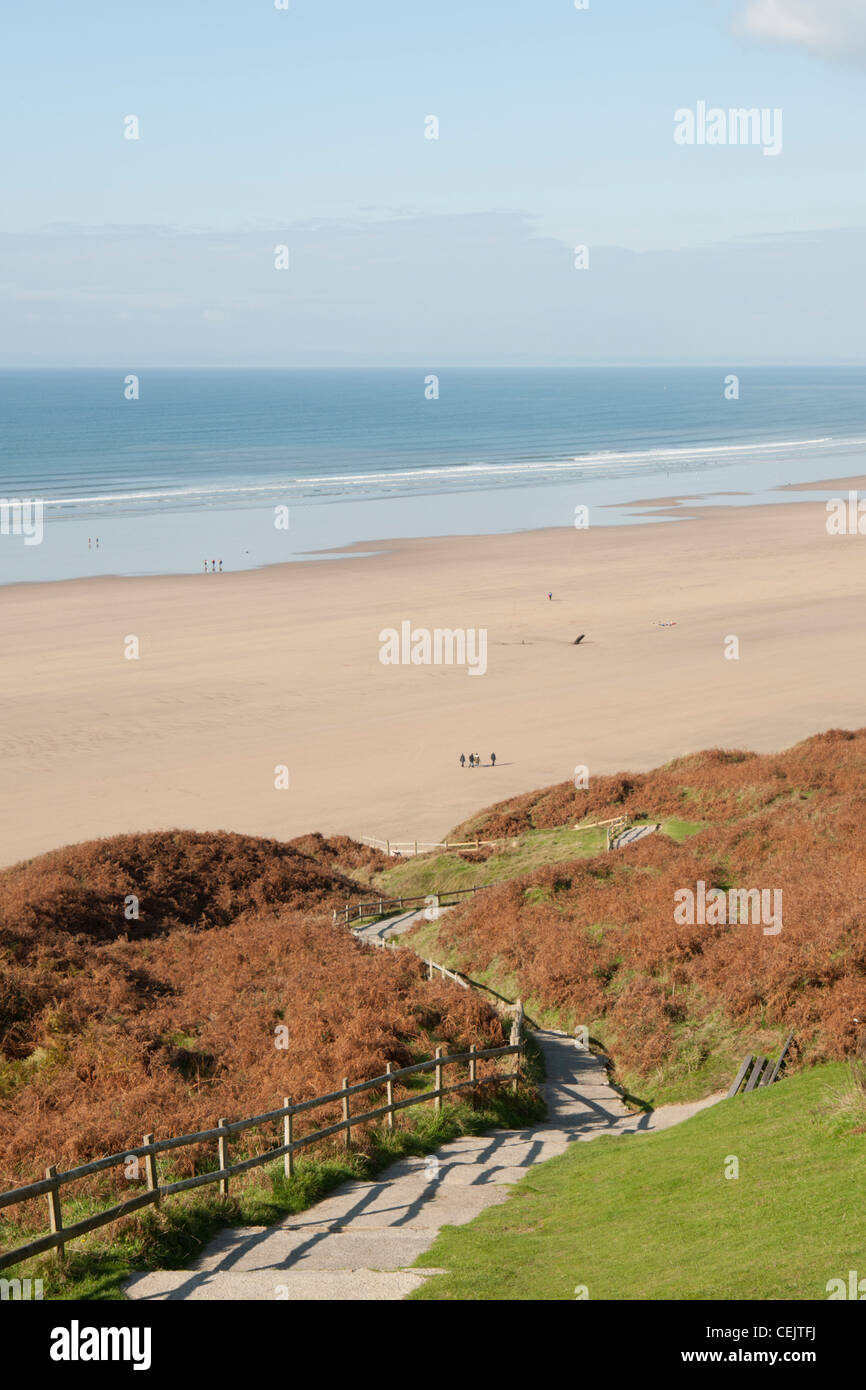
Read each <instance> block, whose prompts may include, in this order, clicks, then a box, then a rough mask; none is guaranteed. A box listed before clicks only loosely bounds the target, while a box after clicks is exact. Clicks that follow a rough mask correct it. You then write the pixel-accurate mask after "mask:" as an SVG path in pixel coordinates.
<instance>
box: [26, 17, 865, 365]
mask: <svg viewBox="0 0 866 1390" xmlns="http://www.w3.org/2000/svg"><path fill="white" fill-rule="evenodd" d="M289 6H290V7H289V9H288V10H285V11H283V10H277V9H276V8H275V7H274V5H273V3H272V0H236V3H229V0H215V2H213V3H206V0H172V2H171V3H167V2H166V0H149V3H148V4H147V5H144V6H133V5H125V4H123V3H117V0H112V2H111V3H107V2H106V0H89V2H88V3H87V4H86V5H84V6H70V5H68V4H67V3H60V2H59V0H49V3H42V4H38V5H34V4H33V3H32V0H28V3H19V0H4V4H3V8H2V26H3V44H2V59H0V79H2V85H0V92H2V96H0V112H2V115H0V119H2V124H3V130H2V139H0V150H2V153H0V178H2V184H3V188H4V195H5V196H4V200H3V212H2V214H0V250H2V252H3V264H4V266H5V273H4V272H3V271H0V313H2V319H3V322H4V324H5V327H4V329H3V330H2V332H0V362H2V363H3V364H5V365H14V364H16V363H22V364H24V365H38V364H40V363H44V364H46V365H65V364H69V365H114V364H115V363H118V364H125V363H128V362H132V361H139V362H141V363H147V364H152V365H173V364H176V365H183V364H189V365H196V364H207V363H208V362H214V363H219V364H223V365H231V364H234V363H236V364H238V365H244V364H256V363H262V364H273V365H279V364H281V363H283V362H284V363H286V364H287V365H288V364H293V365H303V364H305V363H309V364H310V365H314V364H315V365H318V364H320V363H322V362H329V361H334V362H341V363H351V362H353V361H358V362H365V363H367V362H370V361H382V362H403V361H407V360H411V361H417V362H418V363H420V364H424V363H429V362H431V361H433V362H434V363H436V364H443V363H446V362H448V361H454V362H460V361H470V362H479V363H481V362H485V361H490V362H496V361H501V360H520V361H539V362H541V361H547V360H562V361H569V360H575V361H576V360H581V361H583V360H605V361H636V360H647V361H653V360H682V361H688V360H694V359H695V355H696V354H697V356H698V359H699V360H706V361H717V360H723V359H729V358H730V357H731V356H733V357H734V358H735V359H736V360H742V361H782V360H798V361H832V360H848V361H855V360H856V361H866V349H864V348H863V347H861V345H860V343H859V322H857V321H858V320H861V319H862V310H863V307H864V306H863V303H862V301H863V297H864V296H863V288H864V277H863V273H862V266H863V261H864V255H866V231H864V228H866V216H864V210H863V194H862V148H861V133H862V131H863V129H864V124H866V123H864V117H866V17H864V16H863V12H864V11H866V4H863V3H862V0H657V3H653V0H590V5H589V9H588V10H585V11H579V10H576V9H575V7H574V3H573V0H526V3H521V2H519V0H438V3H429V4H427V3H423V0H363V3H357V2H355V3H352V0H289ZM701 100H705V101H707V102H708V103H709V104H710V105H718V106H720V107H723V108H727V107H732V106H747V107H753V106H754V107H761V108H763V107H769V108H781V109H782V112H783V120H784V147H783V151H782V154H781V155H779V156H778V157H776V158H771V157H766V156H764V155H763V152H762V150H761V149H760V148H751V147H746V148H743V147H731V146H726V147H715V148H710V147H692V148H683V147H680V146H678V145H676V144H675V142H674V140H673V135H672V132H673V124H674V121H673V115H674V111H675V110H677V109H678V108H682V107H690V108H691V107H694V106H695V105H696V103H697V102H698V101H701ZM129 114H134V115H137V116H138V117H139V120H140V123H141V138H140V139H139V140H138V141H130V140H125V139H124V138H123V120H124V117H125V116H127V115H129ZM431 114H435V115H436V116H437V117H438V118H439V121H440V138H439V139H438V140H436V141H430V140H426V139H425V138H424V121H425V117H427V116H428V115H431ZM277 241H279V242H285V243H286V244H288V245H289V247H290V249H291V254H292V266H291V269H290V270H289V271H288V272H285V273H282V274H281V273H280V272H276V271H274V269H273V245H274V244H275V242H277ZM577 243H585V244H587V245H588V246H589V247H590V248H591V258H590V270H589V271H587V272H576V271H575V270H574V268H573V266H572V264H571V251H570V248H572V247H573V246H574V245H575V244H577ZM768 248H769V252H768ZM648 316H650V317H651V323H650V324H649V325H648ZM696 316H697V317H696Z"/></svg>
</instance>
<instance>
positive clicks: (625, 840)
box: [611, 822, 658, 849]
mask: <svg viewBox="0 0 866 1390" xmlns="http://www.w3.org/2000/svg"><path fill="white" fill-rule="evenodd" d="M657 830H658V826H657V825H656V824H655V822H653V824H652V825H632V826H629V828H628V830H624V831H623V833H622V834H621V835H618V836H617V838H616V839H615V840H614V842H613V845H612V846H611V848H612V849H622V848H623V846H625V845H633V844H634V842H635V840H643V839H644V837H645V836H647V835H654V834H655V832H656V831H657Z"/></svg>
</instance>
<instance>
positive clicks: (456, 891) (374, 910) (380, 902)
mask: <svg viewBox="0 0 866 1390" xmlns="http://www.w3.org/2000/svg"><path fill="white" fill-rule="evenodd" d="M487 887H489V885H488V884H486V883H478V884H476V885H475V886H474V887H473V888H443V889H442V890H441V891H440V892H438V893H419V894H416V895H415V896H414V897H406V896H405V895H403V896H402V897H397V898H386V897H384V896H382V897H378V898H367V899H365V900H364V901H363V902H359V903H346V906H345V907H335V908H334V909H333V914H332V915H333V920H334V924H335V925H336V923H337V922H342V923H343V925H344V926H348V924H349V923H350V922H351V921H354V920H360V919H361V918H362V917H383V916H385V915H387V913H389V912H402V910H403V908H404V907H408V906H410V905H411V904H412V903H429V904H430V905H431V907H432V906H435V907H442V906H445V904H443V902H442V899H443V898H461V897H465V896H466V894H467V893H480V892H481V891H482V889H484V888H487ZM451 906H452V907H453V906H454V904H453V903H452V904H451Z"/></svg>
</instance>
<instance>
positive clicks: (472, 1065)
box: [469, 1043, 478, 1086]
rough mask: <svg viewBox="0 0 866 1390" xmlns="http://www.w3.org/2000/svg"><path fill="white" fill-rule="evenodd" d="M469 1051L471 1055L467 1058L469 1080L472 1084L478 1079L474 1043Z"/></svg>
mask: <svg viewBox="0 0 866 1390" xmlns="http://www.w3.org/2000/svg"><path fill="white" fill-rule="evenodd" d="M469 1051H470V1052H471V1053H472V1056H471V1057H470V1058H469V1080H470V1081H471V1083H472V1085H473V1086H474V1085H475V1084H476V1082H477V1081H478V1063H477V1062H476V1060H475V1051H476V1049H475V1044H474V1043H473V1044H472V1046H471V1047H470V1049H469Z"/></svg>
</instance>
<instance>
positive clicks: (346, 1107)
mask: <svg viewBox="0 0 866 1390" xmlns="http://www.w3.org/2000/svg"><path fill="white" fill-rule="evenodd" d="M348 1084H349V1078H348V1076H344V1077H343V1090H344V1091H345V1090H346V1087H347V1086H348ZM343 1119H344V1120H346V1121H348V1119H349V1097H348V1096H343ZM351 1134H352V1130H351V1128H350V1126H349V1125H348V1123H347V1124H346V1148H347V1149H348V1147H349V1145H350V1143H351Z"/></svg>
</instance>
